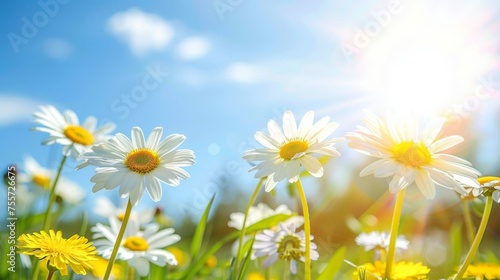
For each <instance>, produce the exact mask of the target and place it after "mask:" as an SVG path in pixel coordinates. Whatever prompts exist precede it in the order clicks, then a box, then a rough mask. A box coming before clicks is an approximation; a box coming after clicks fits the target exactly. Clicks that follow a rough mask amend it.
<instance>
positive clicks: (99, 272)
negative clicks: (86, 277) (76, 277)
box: [89, 257, 123, 279]
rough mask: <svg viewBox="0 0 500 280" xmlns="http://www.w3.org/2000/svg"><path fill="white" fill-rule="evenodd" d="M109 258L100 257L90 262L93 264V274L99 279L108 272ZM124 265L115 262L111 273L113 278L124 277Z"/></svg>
mask: <svg viewBox="0 0 500 280" xmlns="http://www.w3.org/2000/svg"><path fill="white" fill-rule="evenodd" d="M108 262H109V261H108V260H106V259H104V258H101V257H98V258H97V260H95V261H90V262H89V264H90V265H91V266H92V275H94V277H96V278H98V279H102V278H104V274H105V272H106V267H107V266H108ZM122 271H123V267H122V266H121V265H120V264H117V263H115V264H114V265H113V269H112V270H111V275H112V278H113V279H121V278H123V272H122Z"/></svg>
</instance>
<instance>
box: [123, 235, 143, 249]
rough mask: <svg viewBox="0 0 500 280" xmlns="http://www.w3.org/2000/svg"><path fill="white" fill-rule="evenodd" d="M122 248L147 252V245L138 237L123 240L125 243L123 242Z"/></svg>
mask: <svg viewBox="0 0 500 280" xmlns="http://www.w3.org/2000/svg"><path fill="white" fill-rule="evenodd" d="M123 247H125V248H127V249H129V250H131V251H147V250H148V248H149V244H148V242H147V241H146V239H144V238H142V237H140V236H131V237H128V238H127V239H125V242H123Z"/></svg>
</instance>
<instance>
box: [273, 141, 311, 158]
mask: <svg viewBox="0 0 500 280" xmlns="http://www.w3.org/2000/svg"><path fill="white" fill-rule="evenodd" d="M308 148H309V145H307V142H305V141H301V140H295V141H291V142H288V143H286V144H285V145H283V146H281V148H280V157H281V158H282V159H285V160H291V159H292V158H293V157H294V156H295V155H296V154H300V153H303V152H305V151H307V149H308Z"/></svg>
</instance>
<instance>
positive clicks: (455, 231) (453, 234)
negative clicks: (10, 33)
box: [448, 222, 462, 273]
mask: <svg viewBox="0 0 500 280" xmlns="http://www.w3.org/2000/svg"><path fill="white" fill-rule="evenodd" d="M450 247H451V254H450V257H451V258H450V260H451V263H450V265H449V267H448V270H449V271H448V272H449V273H453V272H454V271H455V267H457V266H459V265H460V261H461V258H462V223H461V222H456V223H454V224H453V225H452V226H451V228H450Z"/></svg>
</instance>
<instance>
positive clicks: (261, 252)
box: [253, 224, 319, 274]
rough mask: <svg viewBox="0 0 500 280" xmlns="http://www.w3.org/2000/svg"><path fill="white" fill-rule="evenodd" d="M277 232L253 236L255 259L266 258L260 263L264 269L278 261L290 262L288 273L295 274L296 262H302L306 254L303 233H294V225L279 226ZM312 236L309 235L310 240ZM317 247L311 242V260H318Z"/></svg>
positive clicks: (268, 231) (266, 232) (265, 231)
mask: <svg viewBox="0 0 500 280" xmlns="http://www.w3.org/2000/svg"><path fill="white" fill-rule="evenodd" d="M279 226H280V228H279V230H277V231H273V230H264V231H263V232H262V233H259V234H257V235H256V236H255V241H254V243H253V250H254V251H255V255H256V256H257V257H264V256H267V258H266V259H265V260H264V261H263V262H262V266H263V267H264V268H266V267H268V266H270V265H272V264H273V263H274V262H276V261H277V260H278V259H281V260H286V261H290V271H291V272H292V273H293V274H296V273H297V261H300V262H304V261H305V254H306V239H305V235H304V231H300V232H297V233H296V232H295V228H296V227H295V225H293V224H291V225H290V226H285V225H283V224H280V225H279ZM312 239H313V236H312V235H311V240H312ZM316 249H317V246H316V244H315V243H314V242H311V260H314V261H315V260H318V258H319V254H318V252H317V251H316Z"/></svg>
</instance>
